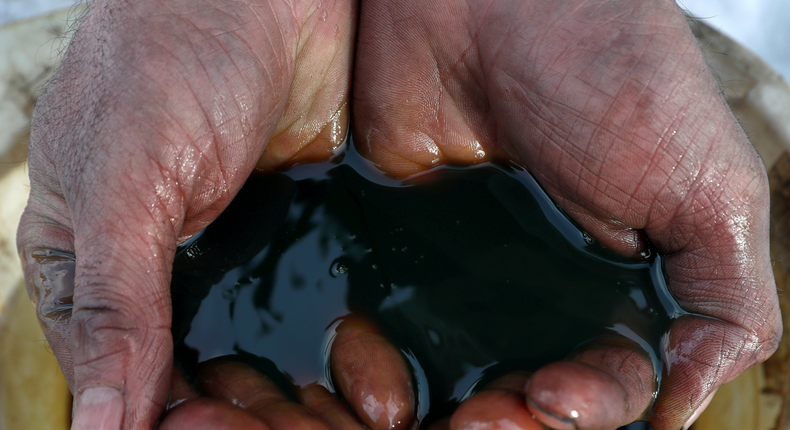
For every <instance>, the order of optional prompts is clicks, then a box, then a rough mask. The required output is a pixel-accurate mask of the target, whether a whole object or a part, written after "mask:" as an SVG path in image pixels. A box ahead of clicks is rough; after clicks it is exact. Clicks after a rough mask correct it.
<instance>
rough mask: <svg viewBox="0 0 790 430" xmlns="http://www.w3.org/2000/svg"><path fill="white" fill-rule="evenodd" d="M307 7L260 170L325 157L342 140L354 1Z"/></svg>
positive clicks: (345, 127) (332, 0)
mask: <svg viewBox="0 0 790 430" xmlns="http://www.w3.org/2000/svg"><path fill="white" fill-rule="evenodd" d="M311 9H312V10H307V11H305V19H304V20H303V23H302V27H303V30H302V33H301V35H300V43H299V45H298V46H297V51H296V58H295V63H296V69H295V70H294V76H293V82H292V84H291V88H292V90H291V94H290V95H289V99H288V103H287V104H286V106H285V108H284V111H283V115H282V117H281V119H280V121H279V122H278V124H277V126H276V127H275V129H274V133H273V135H272V138H271V139H270V140H269V142H268V144H267V146H266V149H265V150H264V152H263V155H262V156H261V158H260V160H259V161H258V165H257V168H258V169H264V170H266V169H272V168H278V169H280V168H284V167H288V166H290V165H292V164H295V163H305V162H316V161H323V160H325V159H327V158H329V157H330V156H332V155H333V153H334V151H335V150H336V149H337V148H339V147H340V145H341V144H342V143H343V141H344V140H345V138H346V134H347V132H348V124H349V103H348V100H349V90H350V86H351V73H350V71H351V66H352V64H353V52H354V51H353V46H354V40H355V37H356V28H357V25H356V22H357V9H358V3H357V2H356V1H348V0H330V1H324V2H322V3H319V4H318V5H317V7H315V8H311Z"/></svg>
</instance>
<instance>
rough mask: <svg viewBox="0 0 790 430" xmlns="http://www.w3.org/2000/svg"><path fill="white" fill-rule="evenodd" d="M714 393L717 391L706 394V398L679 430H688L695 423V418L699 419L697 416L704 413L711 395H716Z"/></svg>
mask: <svg viewBox="0 0 790 430" xmlns="http://www.w3.org/2000/svg"><path fill="white" fill-rule="evenodd" d="M716 391H718V388H717V389H715V390H713V392H712V393H710V394H708V397H706V398H705V400H703V401H702V403H701V404H700V405H699V407H698V408H697V410H696V411H694V413H693V414H691V416H690V417H689V419H688V420H686V424H684V425H683V427H682V428H681V430H688V428H689V427H691V425H692V424H694V422H695V421H697V418H699V416H700V415H702V413H703V412H705V408H707V407H708V405H709V404H710V401H711V400H713V395H714V394H716Z"/></svg>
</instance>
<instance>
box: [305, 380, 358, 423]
mask: <svg viewBox="0 0 790 430" xmlns="http://www.w3.org/2000/svg"><path fill="white" fill-rule="evenodd" d="M298 395H299V401H300V402H302V404H303V405H304V406H305V407H306V408H307V409H309V410H310V412H312V413H314V414H315V415H316V416H317V417H318V418H320V419H322V420H323V421H324V422H325V423H326V424H327V425H328V426H329V427H331V428H332V429H333V430H364V427H363V426H362V424H360V423H359V421H358V420H357V417H355V416H354V414H353V413H352V412H351V411H350V410H349V409H348V407H347V406H346V405H345V404H344V403H343V402H342V401H341V400H340V399H339V398H338V397H337V396H335V395H334V394H332V393H330V392H329V390H327V389H326V388H324V387H323V386H321V385H318V384H310V385H307V386H305V387H303V388H302V389H301V390H299V393H298Z"/></svg>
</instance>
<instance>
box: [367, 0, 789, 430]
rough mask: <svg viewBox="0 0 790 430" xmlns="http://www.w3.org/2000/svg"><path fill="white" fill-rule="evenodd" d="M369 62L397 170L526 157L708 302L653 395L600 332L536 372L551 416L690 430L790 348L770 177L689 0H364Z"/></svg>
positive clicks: (534, 391) (682, 289)
mask: <svg viewBox="0 0 790 430" xmlns="http://www.w3.org/2000/svg"><path fill="white" fill-rule="evenodd" d="M355 67H356V68H355V74H354V76H355V80H354V87H353V107H354V119H355V125H354V128H355V143H356V145H357V147H358V148H360V150H361V151H362V152H363V153H365V154H366V155H367V156H368V157H369V158H371V159H372V160H373V161H374V162H376V163H377V164H378V165H379V166H380V167H381V168H382V169H384V170H387V171H389V172H390V173H392V174H396V175H404V174H411V173H416V172H419V171H422V170H425V169H428V168H430V167H432V166H435V165H437V164H440V163H455V164H465V163H473V162H479V161H483V160H488V159H499V160H502V159H504V160H505V161H513V162H516V163H518V164H521V165H523V166H525V167H526V168H527V169H528V170H529V171H530V172H531V173H532V174H533V175H534V176H535V177H536V179H537V180H538V182H539V183H540V184H541V185H542V186H543V187H544V188H545V189H546V190H547V192H548V193H549V194H550V195H551V196H552V198H554V199H555V201H556V202H557V203H558V204H559V205H560V206H561V207H562V208H563V209H564V210H565V211H566V212H567V213H568V214H570V216H571V217H572V218H573V219H574V220H575V221H576V222H578V223H579V224H580V225H581V226H582V227H583V228H584V229H585V230H586V231H587V232H589V233H590V234H591V235H592V236H593V237H595V238H596V239H598V240H599V241H601V242H602V243H603V244H605V245H606V246H608V247H610V248H612V249H614V250H617V251H619V252H621V253H623V254H626V255H634V256H638V255H639V254H640V253H645V252H649V251H650V249H655V250H658V251H659V252H661V253H663V254H664V255H666V259H665V260H664V262H665V274H666V276H667V279H668V284H669V288H670V290H671V292H672V294H673V295H674V297H675V298H676V300H677V301H678V303H679V304H680V306H681V307H682V308H683V309H685V310H686V311H688V312H690V314H688V315H685V316H683V317H681V318H679V319H677V320H675V321H674V323H673V326H672V328H671V331H670V333H669V334H668V335H667V336H666V337H665V339H664V345H663V354H664V356H663V360H664V363H665V368H664V369H663V371H664V372H663V379H662V383H661V387H660V392H659V394H658V398H657V400H656V402H655V405H654V406H653V408H652V410H648V408H649V407H650V406H651V402H652V400H653V398H652V396H651V395H650V394H651V392H652V391H653V390H654V389H655V388H656V387H654V386H653V385H654V384H653V379H652V374H653V373H652V368H651V365H650V363H649V361H648V360H647V359H646V358H645V357H644V355H643V354H640V353H638V350H635V349H633V348H627V347H622V346H612V347H607V346H602V347H600V348H594V349H592V350H590V351H584V352H581V353H580V354H578V355H577V356H576V357H575V358H573V359H571V360H569V361H565V362H561V363H555V364H552V365H549V366H546V367H545V368H543V369H539V370H538V371H537V372H536V374H535V375H534V376H533V377H532V379H531V381H530V383H529V386H528V387H527V389H526V392H525V393H526V396H527V401H526V403H525V404H524V405H523V407H524V408H528V409H529V411H531V412H532V413H533V414H534V415H535V416H537V417H538V418H540V419H541V420H542V421H543V422H544V423H545V424H547V425H548V426H549V427H551V428H556V429H573V428H576V429H611V428H615V427H617V426H618V425H623V424H626V423H628V422H630V421H633V420H635V419H638V418H640V417H642V416H643V415H644V414H648V415H647V418H649V420H650V423H651V425H652V426H653V428H654V429H656V430H669V429H673V430H674V429H678V428H681V427H682V426H685V424H686V423H687V422H688V420H689V418H690V417H692V415H693V414H694V412H695V410H698V409H699V407H700V406H701V405H703V404H704V402H705V400H706V399H707V398H709V396H710V395H712V393H713V392H714V391H715V390H716V388H717V387H719V386H720V385H721V384H723V383H725V382H727V381H729V380H731V379H732V378H734V377H735V376H737V375H738V374H740V373H741V372H743V371H744V370H746V369H747V368H749V367H750V366H752V365H754V364H755V363H758V362H761V361H763V360H765V359H766V358H767V357H768V356H770V355H771V354H772V353H773V351H774V350H775V349H776V347H777V343H778V341H779V339H780V335H781V323H780V320H779V310H778V302H777V295H776V289H775V285H774V280H773V275H772V272H771V265H770V259H769V253H768V203H769V202H768V182H767V177H766V174H765V171H764V169H763V166H762V164H761V162H760V159H759V158H758V156H757V154H756V153H755V151H754V149H753V148H752V147H751V145H750V144H749V141H748V140H747V139H746V137H745V135H744V133H743V131H742V130H741V128H740V126H739V125H738V123H737V121H736V120H735V118H734V117H733V115H732V114H731V112H730V111H729V109H728V108H727V106H726V104H725V102H724V99H723V97H722V96H721V94H720V92H719V90H718V87H717V85H716V83H715V81H714V79H713V77H712V75H711V73H710V72H709V71H708V69H707V66H706V64H705V62H704V60H703V58H702V55H701V53H700V50H699V49H698V47H697V46H696V42H695V39H694V37H693V36H692V34H691V32H690V31H689V29H688V25H687V23H686V21H685V19H684V16H683V15H682V14H681V12H680V10H679V8H678V7H677V5H676V4H675V2H674V1H672V0H637V1H633V0H602V1H590V0H562V1H552V2H546V1H515V0H490V1H479V2H475V1H472V2H456V1H434V2H427V3H426V2H423V1H419V0H405V1H400V2H391V1H387V0H371V1H366V2H365V3H364V4H363V7H362V14H361V15H360V27H359V42H358V46H357V51H356V66H355ZM590 387H594V388H595V389H594V390H591V389H589V388H590ZM451 424H452V422H451ZM451 427H452V426H451ZM470 428H474V427H473V426H472V427H470Z"/></svg>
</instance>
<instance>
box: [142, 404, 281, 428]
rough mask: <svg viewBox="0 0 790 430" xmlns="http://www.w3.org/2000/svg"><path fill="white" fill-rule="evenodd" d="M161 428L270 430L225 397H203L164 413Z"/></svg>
mask: <svg viewBox="0 0 790 430" xmlns="http://www.w3.org/2000/svg"><path fill="white" fill-rule="evenodd" d="M157 429H158V430H270V428H269V427H267V426H266V425H265V424H264V423H262V422H261V421H260V420H258V419H257V418H255V417H254V416H253V415H252V414H250V413H249V412H247V411H245V410H244V409H241V408H239V407H238V406H234V405H232V404H230V403H228V402H226V401H224V400H218V399H212V398H208V397H200V398H197V399H192V400H189V401H187V402H184V403H183V404H181V405H179V406H178V407H176V408H174V409H173V410H172V411H170V412H168V413H167V414H165V417H164V419H162V421H161V422H160V423H159V426H158V427H157Z"/></svg>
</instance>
